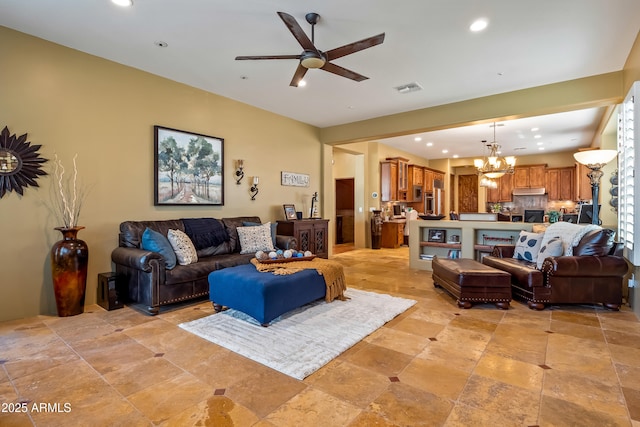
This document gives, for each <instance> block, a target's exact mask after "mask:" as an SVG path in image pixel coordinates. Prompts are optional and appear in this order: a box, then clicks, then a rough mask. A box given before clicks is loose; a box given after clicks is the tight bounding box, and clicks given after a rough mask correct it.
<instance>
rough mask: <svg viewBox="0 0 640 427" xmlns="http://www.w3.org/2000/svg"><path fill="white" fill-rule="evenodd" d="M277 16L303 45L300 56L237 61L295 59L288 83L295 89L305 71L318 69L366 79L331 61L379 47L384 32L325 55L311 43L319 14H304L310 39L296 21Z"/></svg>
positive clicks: (280, 13)
mask: <svg viewBox="0 0 640 427" xmlns="http://www.w3.org/2000/svg"><path fill="white" fill-rule="evenodd" d="M278 15H279V16H280V18H281V19H282V20H283V21H284V23H285V25H286V26H287V28H289V31H291V34H293V37H295V38H296V40H298V43H300V46H302V48H303V49H304V50H303V51H302V53H301V54H299V55H261V56H236V60H246V59H297V60H299V61H300V63H299V64H298V68H297V69H296V72H295V73H294V75H293V79H291V83H289V86H295V87H297V86H298V84H299V83H300V80H302V78H303V77H304V75H305V74H306V72H307V70H308V69H310V68H319V69H321V70H324V71H328V72H330V73H333V74H337V75H338V76H342V77H346V78H348V79H351V80H355V81H357V82H361V81H363V80H367V79H368V77H365V76H363V75H362V74H358V73H356V72H354V71H351V70H348V69H346V68H343V67H340V66H339V65H336V64H333V63H331V61H333V60H334V59H337V58H341V57H343V56H346V55H350V54H352V53H356V52H359V51H361V50H364V49H368V48H370V47H373V46H376V45H379V44H381V43H382V42H383V41H384V33H382V34H378V35H377V36H373V37H369V38H366V39H363V40H359V41H357V42H353V43H349V44H347V45H344V46H341V47H337V48H335V49H331V50H328V51H326V52H322V51H321V50H320V49H318V48H316V46H315V40H314V39H315V33H314V27H315V25H316V24H317V23H318V19H320V15H318V14H317V13H307V14H306V15H305V19H306V20H307V22H308V23H309V24H311V40H309V37H307V35H306V34H305V32H304V31H303V30H302V28H301V27H300V25H299V24H298V21H296V19H295V18H294V17H293V16H291V15H289V14H287V13H284V12H278Z"/></svg>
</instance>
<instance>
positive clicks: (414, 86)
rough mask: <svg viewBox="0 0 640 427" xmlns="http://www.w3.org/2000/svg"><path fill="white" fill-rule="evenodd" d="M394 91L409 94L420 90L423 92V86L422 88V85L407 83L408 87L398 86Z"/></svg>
mask: <svg viewBox="0 0 640 427" xmlns="http://www.w3.org/2000/svg"><path fill="white" fill-rule="evenodd" d="M394 89H395V90H397V91H398V93H409V92H417V91H419V90H422V86H420V83H417V82H413V83H407V84H406V85H402V86H396V87H394Z"/></svg>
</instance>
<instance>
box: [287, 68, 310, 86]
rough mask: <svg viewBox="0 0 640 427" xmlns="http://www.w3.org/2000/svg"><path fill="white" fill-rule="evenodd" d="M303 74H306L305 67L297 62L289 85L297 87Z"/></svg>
mask: <svg viewBox="0 0 640 427" xmlns="http://www.w3.org/2000/svg"><path fill="white" fill-rule="evenodd" d="M305 74H307V68H305V67H303V66H302V64H298V68H297V69H296V72H295V74H294V75H293V78H292V79H291V83H289V86H293V87H298V84H300V80H302V78H303V77H304V75H305Z"/></svg>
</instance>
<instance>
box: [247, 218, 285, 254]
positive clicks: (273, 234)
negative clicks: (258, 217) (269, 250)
mask: <svg viewBox="0 0 640 427" xmlns="http://www.w3.org/2000/svg"><path fill="white" fill-rule="evenodd" d="M242 225H243V226H244V227H255V226H258V225H262V224H260V223H259V222H252V221H242ZM277 230H278V221H274V222H272V223H271V240H272V241H273V247H274V248H275V247H277V246H278V245H277V244H276V231H277Z"/></svg>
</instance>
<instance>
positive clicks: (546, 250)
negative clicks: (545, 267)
mask: <svg viewBox="0 0 640 427" xmlns="http://www.w3.org/2000/svg"><path fill="white" fill-rule="evenodd" d="M563 253H564V245H563V244H562V239H561V238H560V237H553V238H552V239H551V240H549V241H548V242H547V243H546V244H545V245H544V246H542V247H540V252H538V262H537V266H538V270H540V269H541V268H542V263H544V259H545V258H547V257H550V256H561V255H562V254H563Z"/></svg>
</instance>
